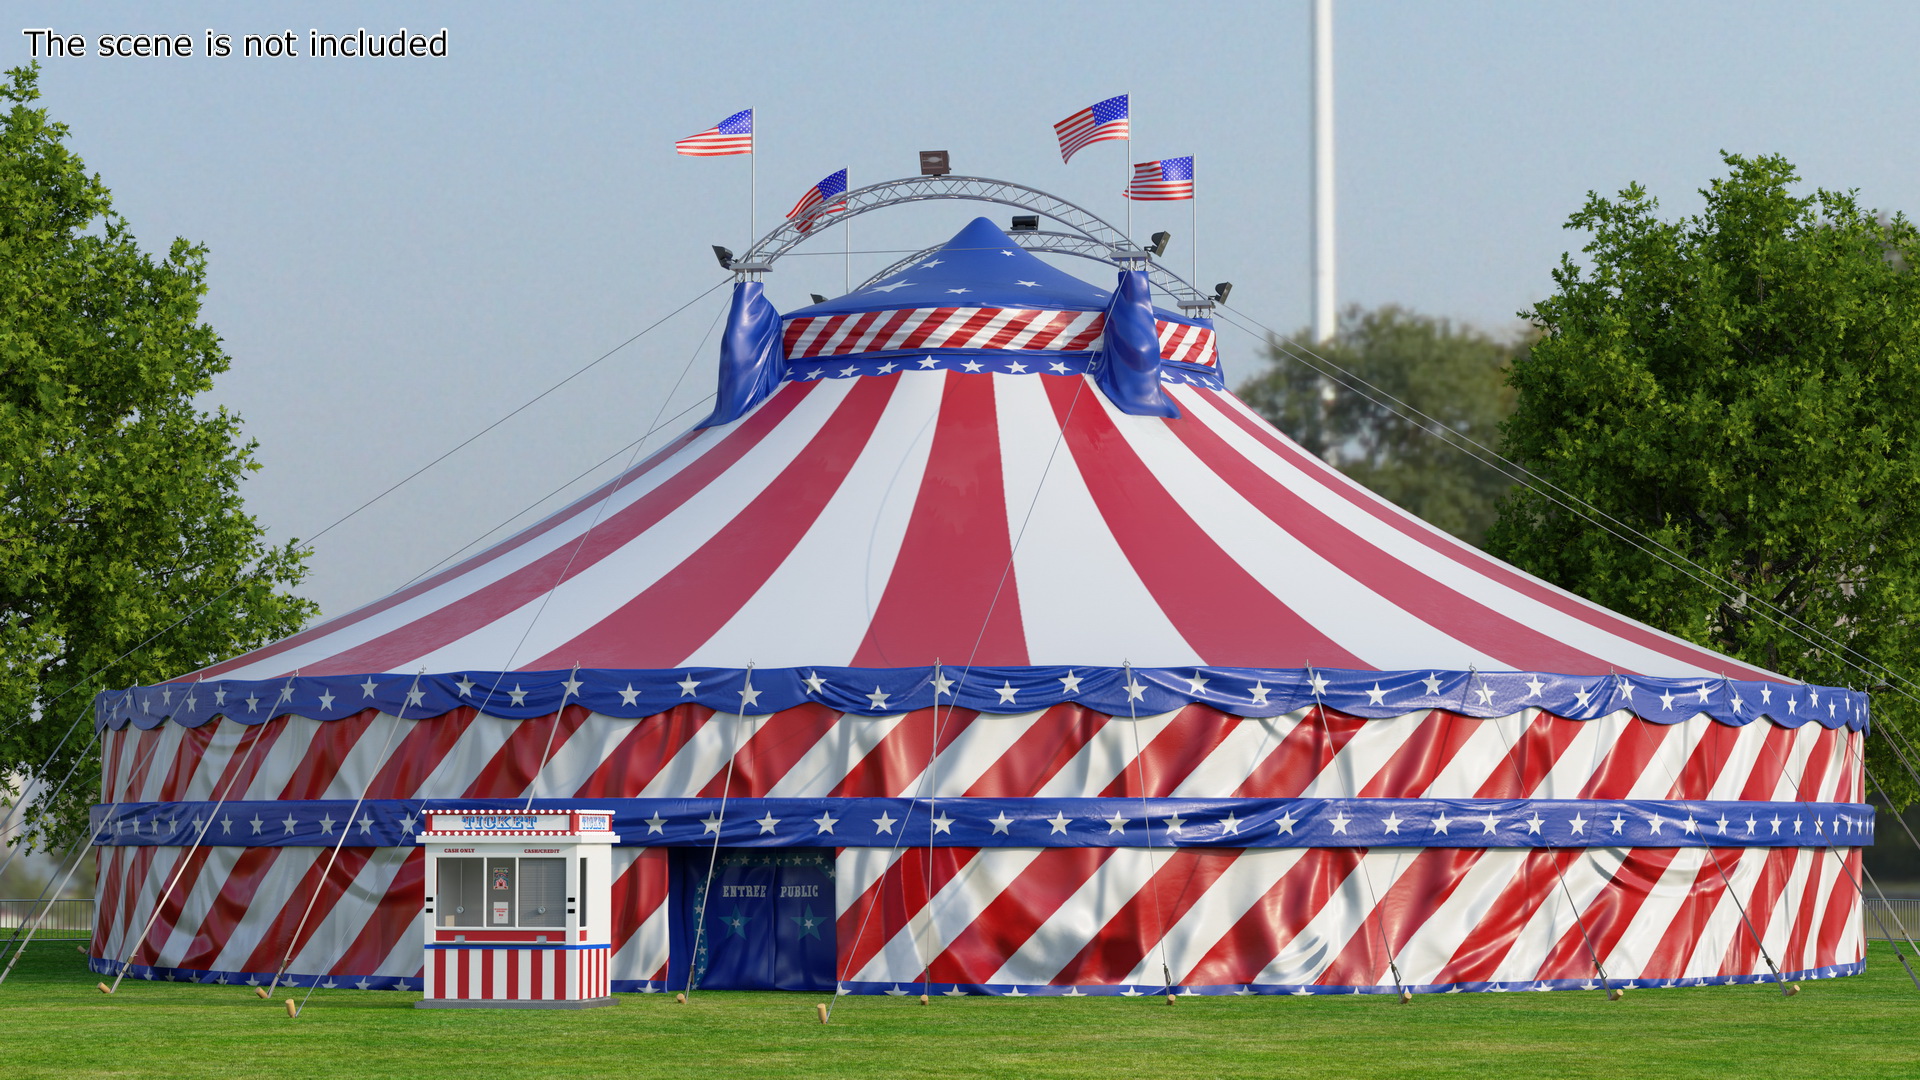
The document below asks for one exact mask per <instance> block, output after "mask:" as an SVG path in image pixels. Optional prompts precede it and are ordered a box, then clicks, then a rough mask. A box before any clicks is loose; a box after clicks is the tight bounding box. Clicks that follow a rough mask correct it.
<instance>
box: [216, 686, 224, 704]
mask: <svg viewBox="0 0 1920 1080" xmlns="http://www.w3.org/2000/svg"><path fill="white" fill-rule="evenodd" d="M213 703H214V704H215V705H225V704H226V703H227V688H226V687H225V686H216V687H214V689H213Z"/></svg>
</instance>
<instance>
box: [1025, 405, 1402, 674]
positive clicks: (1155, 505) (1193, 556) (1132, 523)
mask: <svg viewBox="0 0 1920 1080" xmlns="http://www.w3.org/2000/svg"><path fill="white" fill-rule="evenodd" d="M1042 385H1043V386H1045V387H1046V391H1047V394H1048V396H1049V397H1051V398H1052V400H1053V406H1054V412H1055V415H1056V416H1057V417H1058V419H1059V421H1060V424H1061V427H1062V437H1063V438H1064V440H1065V441H1066V443H1067V445H1068V446H1069V447H1070V448H1071V449H1072V452H1073V456H1074V461H1075V463H1076V464H1077V465H1078V466H1079V468H1080V473H1081V477H1082V479H1083V480H1084V481H1085V482H1086V487H1087V491H1088V493H1089V494H1090V495H1092V497H1093V501H1094V503H1095V505H1097V506H1098V507H1099V509H1100V515H1101V517H1102V518H1103V519H1105V521H1106V525H1107V528H1108V530H1109V531H1111V533H1112V534H1113V538H1114V540H1115V542H1116V543H1118V544H1119V545H1120V547H1121V549H1122V550H1123V551H1124V552H1125V554H1126V557H1127V561H1128V562H1129V563H1131V564H1132V567H1133V570H1134V572H1135V573H1137V574H1138V575H1139V577H1140V581H1141V583H1142V584H1143V585H1145V586H1146V588H1147V590H1148V591H1149V592H1150V593H1152V594H1153V597H1154V600H1155V601H1156V602H1157V603H1158V604H1159V606H1160V608H1161V610H1162V611H1163V612H1164V613H1165V614H1166V616H1167V618H1168V620H1169V621H1170V622H1172V623H1173V625H1174V628H1175V629H1176V630H1177V631H1179V633H1180V636H1181V637H1182V638H1183V639H1185V640H1186V642H1187V643H1188V644H1190V645H1192V646H1193V648H1194V649H1195V651H1197V652H1198V653H1199V654H1200V656H1201V658H1202V660H1203V662H1204V663H1206V664H1210V665H1223V666H1231V667H1304V666H1306V665H1308V664H1315V665H1319V666H1322V667H1345V668H1366V667H1369V666H1370V665H1368V664H1367V663H1366V662H1364V661H1362V660H1361V659H1360V658H1359V657H1357V656H1354V655H1353V654H1352V653H1349V652H1348V651H1347V650H1346V649H1345V648H1344V647H1342V646H1340V645H1338V644H1336V643H1335V642H1334V641H1333V640H1332V639H1331V638H1329V637H1327V636H1326V635H1325V634H1322V633H1321V632H1320V630H1319V629H1318V628H1317V627H1316V626H1314V625H1313V623H1311V622H1309V621H1308V620H1307V619H1305V618H1302V617H1301V615H1300V614H1299V613H1298V612H1296V611H1294V610H1293V609H1292V608H1290V607H1288V606H1287V605H1286V604H1284V603H1282V602H1281V601H1280V599H1279V598H1278V597H1276V596H1274V595H1273V594H1272V593H1270V592H1268V591H1267V589H1266V587H1265V586H1264V585H1262V584H1260V582H1259V581H1258V580H1256V579H1255V578H1254V577H1253V575H1251V574H1249V573H1247V571H1246V569H1245V568H1244V567H1242V566H1241V565H1240V563H1239V561H1238V560H1237V559H1235V558H1233V557H1232V556H1231V555H1229V554H1227V552H1226V551H1224V550H1222V549H1221V547H1220V545H1219V544H1217V543H1215V542H1214V541H1213V538H1212V537H1210V536H1208V535H1207V532H1206V530H1205V529H1203V528H1201V527H1200V525H1199V524H1198V523H1196V522H1195V521H1194V520H1193V519H1192V518H1191V517H1189V516H1188V514H1187V512H1186V508H1185V507H1183V506H1181V504H1180V502H1179V500H1177V499H1175V498H1174V497H1173V495H1172V493H1170V492H1168V491H1167V489H1166V488H1165V486H1163V485H1162V484H1161V482H1160V478H1159V477H1158V476H1156V475H1154V473H1153V471H1152V470H1151V469H1149V468H1147V466H1146V464H1145V463H1144V462H1142V461H1141V460H1140V458H1139V456H1138V455H1137V454H1136V453H1134V450H1133V447H1132V446H1131V445H1130V444H1129V443H1128V442H1127V439H1126V437H1125V436H1123V435H1121V434H1120V430H1119V427H1118V425H1117V424H1116V423H1115V422H1114V419H1113V417H1112V416H1110V415H1108V413H1107V411H1106V409H1104V408H1102V407H1101V403H1100V402H1097V401H1090V402H1088V403H1087V407H1086V408H1083V409H1079V410H1078V411H1077V412H1076V411H1073V408H1074V398H1075V396H1076V391H1077V390H1079V389H1080V388H1081V387H1082V386H1083V385H1084V384H1082V383H1080V382H1078V381H1077V380H1068V379H1045V380H1042ZM1069 421H1071V422H1069ZM1136 422H1142V421H1136ZM1171 426H1177V425H1171ZM1172 552H1178V553H1179V558H1170V557H1169V553H1172ZM999 662H1001V663H1024V662H1025V661H1024V660H1022V661H999Z"/></svg>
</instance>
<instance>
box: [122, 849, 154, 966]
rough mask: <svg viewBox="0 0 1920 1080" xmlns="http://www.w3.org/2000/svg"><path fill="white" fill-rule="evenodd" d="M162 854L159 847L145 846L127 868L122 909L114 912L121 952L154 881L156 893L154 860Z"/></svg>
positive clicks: (124, 949)
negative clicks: (141, 903)
mask: <svg viewBox="0 0 1920 1080" xmlns="http://www.w3.org/2000/svg"><path fill="white" fill-rule="evenodd" d="M159 854H160V849H159V848H157V847H143V848H141V849H139V851H138V852H137V853H136V854H135V855H134V857H133V865H132V866H131V867H129V868H128V869H127V880H126V882H125V883H124V885H123V886H122V888H121V890H120V909H119V910H118V911H116V912H114V913H113V915H112V918H113V922H114V926H115V928H116V929H117V930H118V931H119V934H120V949H119V951H120V952H121V953H123V954H124V953H125V952H126V947H127V944H128V939H129V938H131V937H132V936H133V929H134V927H133V920H134V918H135V917H136V916H138V914H139V912H140V902H141V901H142V900H144V899H146V890H147V887H148V885H149V883H153V889H154V892H155V894H156V895H158V893H159V885H158V883H154V882H153V862H154V859H155V857H157V856H158V855H159Z"/></svg>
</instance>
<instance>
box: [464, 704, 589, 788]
mask: <svg viewBox="0 0 1920 1080" xmlns="http://www.w3.org/2000/svg"><path fill="white" fill-rule="evenodd" d="M592 715H593V714H592V713H591V712H589V711H588V710H587V709H586V707H585V706H581V705H569V706H567V707H566V708H564V709H562V710H560V712H559V714H558V716H557V717H556V716H555V715H553V714H549V715H547V716H542V717H538V718H535V719H531V720H522V721H520V722H519V723H517V724H514V728H513V734H511V735H509V736H507V741H506V742H504V743H501V744H500V749H498V750H496V751H494V754H493V758H492V760H490V761H488V762H487V764H486V766H485V767H484V768H482V769H481V770H480V774H479V775H478V776H475V777H474V778H473V783H471V784H468V785H467V790H465V791H463V792H461V793H460V797H461V798H463V799H517V798H519V797H520V796H522V795H525V794H526V793H527V788H528V786H529V785H531V784H532V783H533V781H534V778H535V777H536V776H538V775H539V774H540V770H541V766H542V758H543V756H544V758H545V760H546V761H552V760H553V755H554V754H557V753H559V752H560V748H561V747H563V746H565V745H566V744H567V740H568V739H569V738H572V737H573V733H574V732H576V731H578V730H580V725H581V724H584V723H586V722H587V718H588V717H590V716H592ZM507 722H508V723H512V721H507ZM556 724H557V725H558V729H557V730H556ZM549 740H551V742H552V749H551V750H549V749H548V742H549Z"/></svg>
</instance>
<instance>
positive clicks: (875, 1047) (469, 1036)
mask: <svg viewBox="0 0 1920 1080" xmlns="http://www.w3.org/2000/svg"><path fill="white" fill-rule="evenodd" d="M1868 972H1869V973H1868V974H1866V975H1864V976H1861V977H1858V978H1851V979H1835V980H1831V981H1822V982H1815V983H1808V984H1806V989H1805V992H1803V993H1802V994H1800V995H1799V996H1798V997H1795V998H1792V999H1782V998H1781V996H1780V995H1779V993H1778V992H1777V991H1775V990H1773V989H1771V988H1769V987H1761V986H1724V987H1705V988H1698V989H1684V990H1636V991H1633V992H1631V993H1629V994H1628V995H1627V997H1626V1000H1624V1001H1621V1002H1617V1003H1615V1002H1608V1001H1607V1000H1606V998H1605V997H1604V996H1603V995H1602V994H1601V993H1599V992H1597V991H1596V992H1593V993H1582V992H1576V991H1566V992H1554V993H1518V994H1460V995H1454V996H1436V997H1420V998H1416V999H1415V1000H1414V1002H1413V1004H1411V1005H1401V1004H1399V1003H1398V1002H1396V1001H1395V1000H1394V999H1393V998H1391V997H1387V996H1363V997H1316V998H1292V997H1251V998H1238V997H1208V998H1200V997H1193V998H1183V999H1182V1000H1181V1001H1180V1003H1179V1004H1177V1005H1172V1006H1169V1005H1167V1004H1166V1003H1165V1000H1164V999H1158V998H1151V997H1144V998H1024V999H1020V1000H1009V999H1006V998H963V999H943V998H935V999H934V1001H933V1004H931V1005H928V1006H922V1005H919V1004H918V1003H917V1002H916V1000H915V999H913V998H905V999H898V998H886V997H849V998H842V999H841V1001H840V1004H839V1005H838V1007H837V1008H836V1009H835V1011H834V1017H833V1024H832V1025H831V1026H830V1027H822V1026H821V1025H820V1024H819V1022H818V1021H817V1019H816V1018H815V1014H814V1005H815V1003H816V1002H818V1001H820V1000H822V997H821V996H820V995H807V994H733V993H719V992H712V993H702V994H697V995H696V996H695V998H694V1001H693V1003H692V1004H691V1005H676V1004H674V1002H673V1000H672V998H671V997H668V996H664V995H658V994H655V995H638V994H624V995H621V996H620V1003H619V1004H618V1005H617V1006H615V1007H613V1008H610V1009H595V1010H590V1011H586V1012H505V1011H502V1012H490V1011H471V1012H470V1011H464V1010H420V1009H415V1008H413V1002H414V1001H415V1000H417V995H414V994H403V993H397V992H392V991H386V992H383V991H356V990H332V991H327V990H322V991H319V992H317V993H315V994H314V996H313V1000H312V1003H311V1004H310V1005H309V1007H308V1009H307V1011H306V1012H305V1013H304V1014H302V1015H301V1016H300V1018H299V1019H297V1020H291V1019H288V1017H287V1014H286V1012H285V1011H284V1007H283V1005H282V1003H281V1002H279V1001H273V1002H263V1001H260V1000H258V999H257V998H255V997H253V996H252V994H251V993H249V992H248V991H247V990H245V989H244V988H236V987H215V986H192V985H182V984H173V983H146V982H134V981H131V980H130V981H127V982H125V983H123V984H121V987H120V992H119V993H118V994H117V995H115V996H114V997H112V998H108V997H105V996H103V995H101V994H100V992H99V991H98V990H95V989H94V983H96V982H97V981H99V980H98V977H97V976H95V975H92V974H90V973H88V971H87V970H86V966H85V959H84V958H83V957H82V956H80V955H79V953H77V952H76V951H75V949H74V946H73V943H72V942H66V941H56V942H48V943H47V944H45V945H44V946H43V945H40V944H39V943H37V942H36V944H35V945H34V946H33V948H31V949H30V950H29V951H28V952H27V954H26V956H25V958H24V959H22V960H21V962H20V966H19V968H18V969H17V970H15V972H14V974H13V977H12V978H11V979H9V980H8V981H7V983H6V985H4V986H0V1076H5V1077H7V1078H8V1080H24V1078H26V1077H42V1076H59V1077H70V1076H79V1075H84V1076H166V1077H188V1076H191V1077H201V1076H218V1077H225V1076H232V1077H248V1078H252V1077H268V1076H314V1077H322V1076H324V1077H356V1078H357V1077H386V1076H393V1077H438V1076H446V1077H459V1078H462V1080H489V1078H494V1077H515V1076H566V1077H599V1076H618V1077H651V1076H660V1077H674V1078H696V1077H708V1076H711V1077H726V1078H746V1077H762V1076H807V1077H820V1076H858V1077H888V1078H893V1077H917V1076H939V1077H950V1076H960V1077H964V1076H992V1077H1102V1078H1105V1077H1152V1078H1173V1077H1215V1076H1258V1077H1423V1078H1424V1077H1470V1078H1472V1080H1496V1078H1500V1077H1596V1078H1605V1080H1622V1078H1641V1077H1680V1076H1686V1077H1694V1076H1703V1077H1705V1076H1710V1077H1737V1078H1740V1080H1747V1078H1755V1077H1764V1078H1775V1077H1820V1078H1823V1080H1824V1078H1833V1077H1842V1078H1847V1080H1856V1078H1866V1077H1903V1078H1911V1077H1916V1076H1920V991H1916V990H1915V989H1914V987H1913V985H1912V984H1911V983H1910V982H1908V981H1907V977H1906V974H1905V972H1903V971H1902V970H1901V968H1900V965H1899V964H1898V963H1897V962H1895V960H1894V958H1893V953H1892V951H1891V950H1890V949H1889V948H1888V947H1886V946H1884V945H1875V946H1874V948H1873V952H1872V955H1871V960H1870V962H1869V964H1868ZM304 992H305V991H301V993H304Z"/></svg>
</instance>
